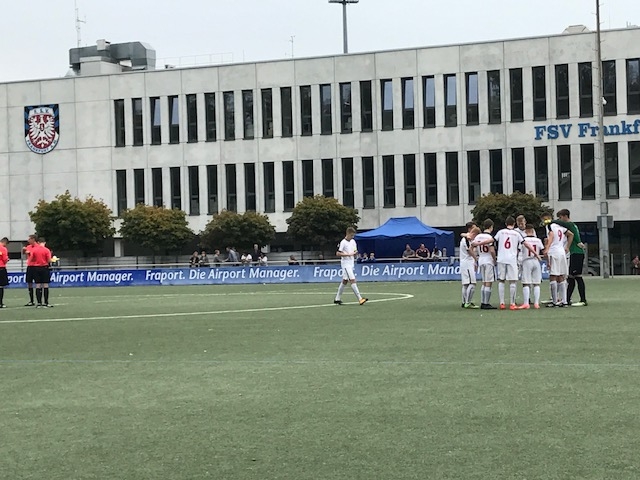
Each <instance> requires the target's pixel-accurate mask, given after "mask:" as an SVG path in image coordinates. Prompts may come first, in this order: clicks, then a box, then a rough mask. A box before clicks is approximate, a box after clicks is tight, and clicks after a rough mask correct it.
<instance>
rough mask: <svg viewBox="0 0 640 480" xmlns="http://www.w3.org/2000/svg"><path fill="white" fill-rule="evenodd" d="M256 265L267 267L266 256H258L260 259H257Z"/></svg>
mask: <svg viewBox="0 0 640 480" xmlns="http://www.w3.org/2000/svg"><path fill="white" fill-rule="evenodd" d="M258 265H260V266H261V267H266V266H267V255H266V254H264V253H261V254H260V257H259V258H258Z"/></svg>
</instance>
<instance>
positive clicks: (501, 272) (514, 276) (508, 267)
mask: <svg viewBox="0 0 640 480" xmlns="http://www.w3.org/2000/svg"><path fill="white" fill-rule="evenodd" d="M498 280H500V281H501V282H503V281H505V280H507V281H509V282H517V281H518V264H516V263H500V262H498Z"/></svg>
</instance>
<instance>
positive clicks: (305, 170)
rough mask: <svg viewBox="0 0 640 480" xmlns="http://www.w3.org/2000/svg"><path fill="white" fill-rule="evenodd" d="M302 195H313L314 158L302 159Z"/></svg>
mask: <svg viewBox="0 0 640 480" xmlns="http://www.w3.org/2000/svg"><path fill="white" fill-rule="evenodd" d="M302 196H303V197H313V160H303V161H302Z"/></svg>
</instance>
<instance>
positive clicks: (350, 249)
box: [338, 238, 358, 268]
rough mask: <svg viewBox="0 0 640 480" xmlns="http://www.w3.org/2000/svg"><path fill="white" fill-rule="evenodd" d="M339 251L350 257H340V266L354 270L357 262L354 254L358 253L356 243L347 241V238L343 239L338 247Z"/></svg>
mask: <svg viewBox="0 0 640 480" xmlns="http://www.w3.org/2000/svg"><path fill="white" fill-rule="evenodd" d="M338 251H339V252H342V253H346V254H348V255H350V256H348V257H340V266H341V267H343V268H344V267H349V268H353V265H354V263H355V260H354V258H355V257H353V254H354V253H356V252H357V251H358V246H357V245H356V241H355V240H353V239H351V240H347V239H346V238H344V239H342V241H341V242H340V245H338Z"/></svg>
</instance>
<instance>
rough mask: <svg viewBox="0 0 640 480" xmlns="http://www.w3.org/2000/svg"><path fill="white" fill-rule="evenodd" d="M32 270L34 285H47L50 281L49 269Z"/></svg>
mask: <svg viewBox="0 0 640 480" xmlns="http://www.w3.org/2000/svg"><path fill="white" fill-rule="evenodd" d="M31 268H33V281H34V283H38V284H40V283H49V282H50V281H51V269H49V267H31Z"/></svg>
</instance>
